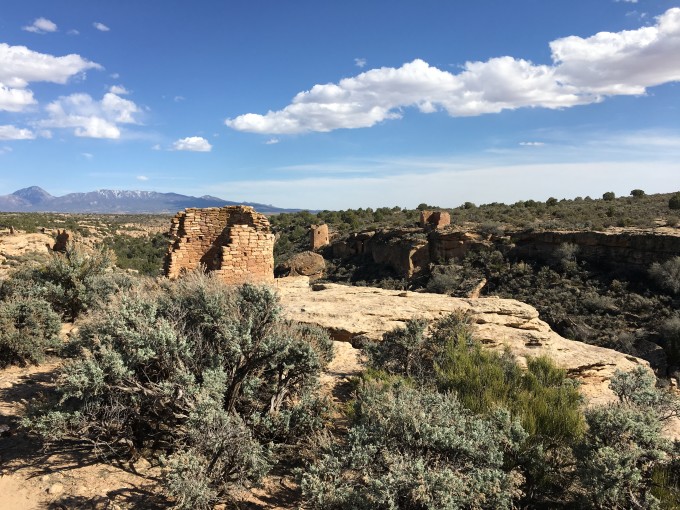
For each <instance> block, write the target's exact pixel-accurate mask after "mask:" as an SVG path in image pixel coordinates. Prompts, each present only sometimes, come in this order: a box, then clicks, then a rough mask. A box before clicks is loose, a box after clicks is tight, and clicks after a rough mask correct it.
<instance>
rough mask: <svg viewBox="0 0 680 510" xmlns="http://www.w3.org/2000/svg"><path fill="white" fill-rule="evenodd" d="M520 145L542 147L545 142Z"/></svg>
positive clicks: (522, 143)
mask: <svg viewBox="0 0 680 510" xmlns="http://www.w3.org/2000/svg"><path fill="white" fill-rule="evenodd" d="M519 144H520V145H522V146H523V147H542V146H544V145H545V142H519Z"/></svg>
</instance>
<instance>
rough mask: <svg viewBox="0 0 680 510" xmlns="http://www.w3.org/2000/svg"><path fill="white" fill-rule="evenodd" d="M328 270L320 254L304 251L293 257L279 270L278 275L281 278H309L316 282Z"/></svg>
mask: <svg viewBox="0 0 680 510" xmlns="http://www.w3.org/2000/svg"><path fill="white" fill-rule="evenodd" d="M325 270H326V261H325V260H324V258H323V257H322V256H321V255H319V254H318V253H314V252H313V251H303V252H302V253H298V254H296V255H293V256H292V257H291V258H289V259H288V260H286V261H285V262H284V263H283V264H281V265H280V266H279V267H278V268H277V271H276V272H277V274H279V275H281V276H308V277H309V279H310V280H315V279H317V278H321V277H322V276H323V273H324V271H325Z"/></svg>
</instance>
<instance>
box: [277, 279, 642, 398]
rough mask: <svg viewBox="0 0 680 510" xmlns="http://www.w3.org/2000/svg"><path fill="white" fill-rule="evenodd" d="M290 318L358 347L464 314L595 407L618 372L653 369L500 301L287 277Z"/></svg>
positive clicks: (281, 288)
mask: <svg viewBox="0 0 680 510" xmlns="http://www.w3.org/2000/svg"><path fill="white" fill-rule="evenodd" d="M275 286H276V287H277V289H278V292H279V295H280V297H281V303H282V305H283V307H284V309H285V310H286V312H287V314H288V316H289V317H290V318H291V319H294V320H297V321H300V322H304V323H309V324H317V325H319V326H322V327H324V328H326V329H327V330H328V331H329V332H330V334H331V335H332V337H333V339H334V340H336V341H341V342H349V343H353V344H355V345H356V344H358V343H360V341H361V339H363V338H369V339H372V340H380V339H381V338H382V334H383V333H384V332H386V331H389V330H391V329H394V328H395V327H399V326H403V325H404V323H405V322H406V321H407V320H409V319H415V318H424V319H430V320H432V319H438V318H440V317H443V316H445V315H447V314H449V313H451V312H454V311H457V310H464V311H467V312H469V313H470V314H471V315H472V318H473V320H474V322H475V329H476V334H477V338H478V339H479V340H480V341H481V342H482V343H483V344H484V345H486V346H488V347H489V348H495V349H504V348H506V347H507V348H508V349H510V351H511V352H512V353H513V354H514V355H515V356H516V357H517V359H518V360H519V361H520V362H521V363H523V362H525V360H526V358H527V357H528V356H541V355H547V356H549V357H550V358H552V359H553V360H554V361H555V362H556V363H557V364H558V365H559V366H561V367H562V368H565V369H566V370H567V371H568V373H569V375H570V376H571V377H574V378H576V379H578V380H579V381H581V383H582V386H581V392H582V394H583V395H584V397H585V398H586V400H587V401H588V403H589V404H602V403H606V402H609V401H612V400H614V399H615V396H614V394H613V393H612V392H611V390H609V387H608V385H609V380H610V378H611V377H612V376H613V375H614V372H615V371H616V370H622V371H628V370H631V369H633V368H634V367H635V366H637V365H643V366H649V365H648V363H647V362H646V361H644V360H642V359H640V358H636V357H634V356H629V355H626V354H622V353H620V352H617V351H614V350H611V349H605V348H603V347H597V346H594V345H588V344H585V343H582V342H578V341H574V340H567V339H566V338H563V337H561V336H560V335H558V334H557V333H555V332H554V331H553V330H552V329H550V326H548V324H546V323H545V322H543V321H542V320H541V319H539V317H538V311H537V310H536V309H535V308H534V307H532V306H530V305H527V304H526V303H522V302H520V301H516V300H513V299H500V298H496V297H489V298H478V299H463V298H454V297H450V296H445V295H442V294H429V293H420V292H403V291H395V290H385V289H378V288H373V287H351V286H347V285H338V284H331V283H324V284H316V285H314V286H313V287H310V286H309V279H308V278H305V277H298V278H280V279H277V280H276V282H275Z"/></svg>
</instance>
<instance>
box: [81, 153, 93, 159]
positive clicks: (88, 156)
mask: <svg viewBox="0 0 680 510" xmlns="http://www.w3.org/2000/svg"><path fill="white" fill-rule="evenodd" d="M80 155H81V156H82V157H84V158H85V159H92V158H94V154H92V153H90V152H81V153H80Z"/></svg>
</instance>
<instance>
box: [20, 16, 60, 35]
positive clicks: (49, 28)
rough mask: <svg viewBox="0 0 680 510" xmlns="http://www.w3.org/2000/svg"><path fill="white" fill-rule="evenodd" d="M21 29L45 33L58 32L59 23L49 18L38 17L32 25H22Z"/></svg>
mask: <svg viewBox="0 0 680 510" xmlns="http://www.w3.org/2000/svg"><path fill="white" fill-rule="evenodd" d="M21 29H22V30H25V31H26V32H33V33H34V34H45V33H47V32H56V31H57V25H56V23H54V22H52V21H50V20H48V19H47V18H38V19H36V20H35V21H34V22H33V23H31V24H30V25H28V26H25V27H21Z"/></svg>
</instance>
